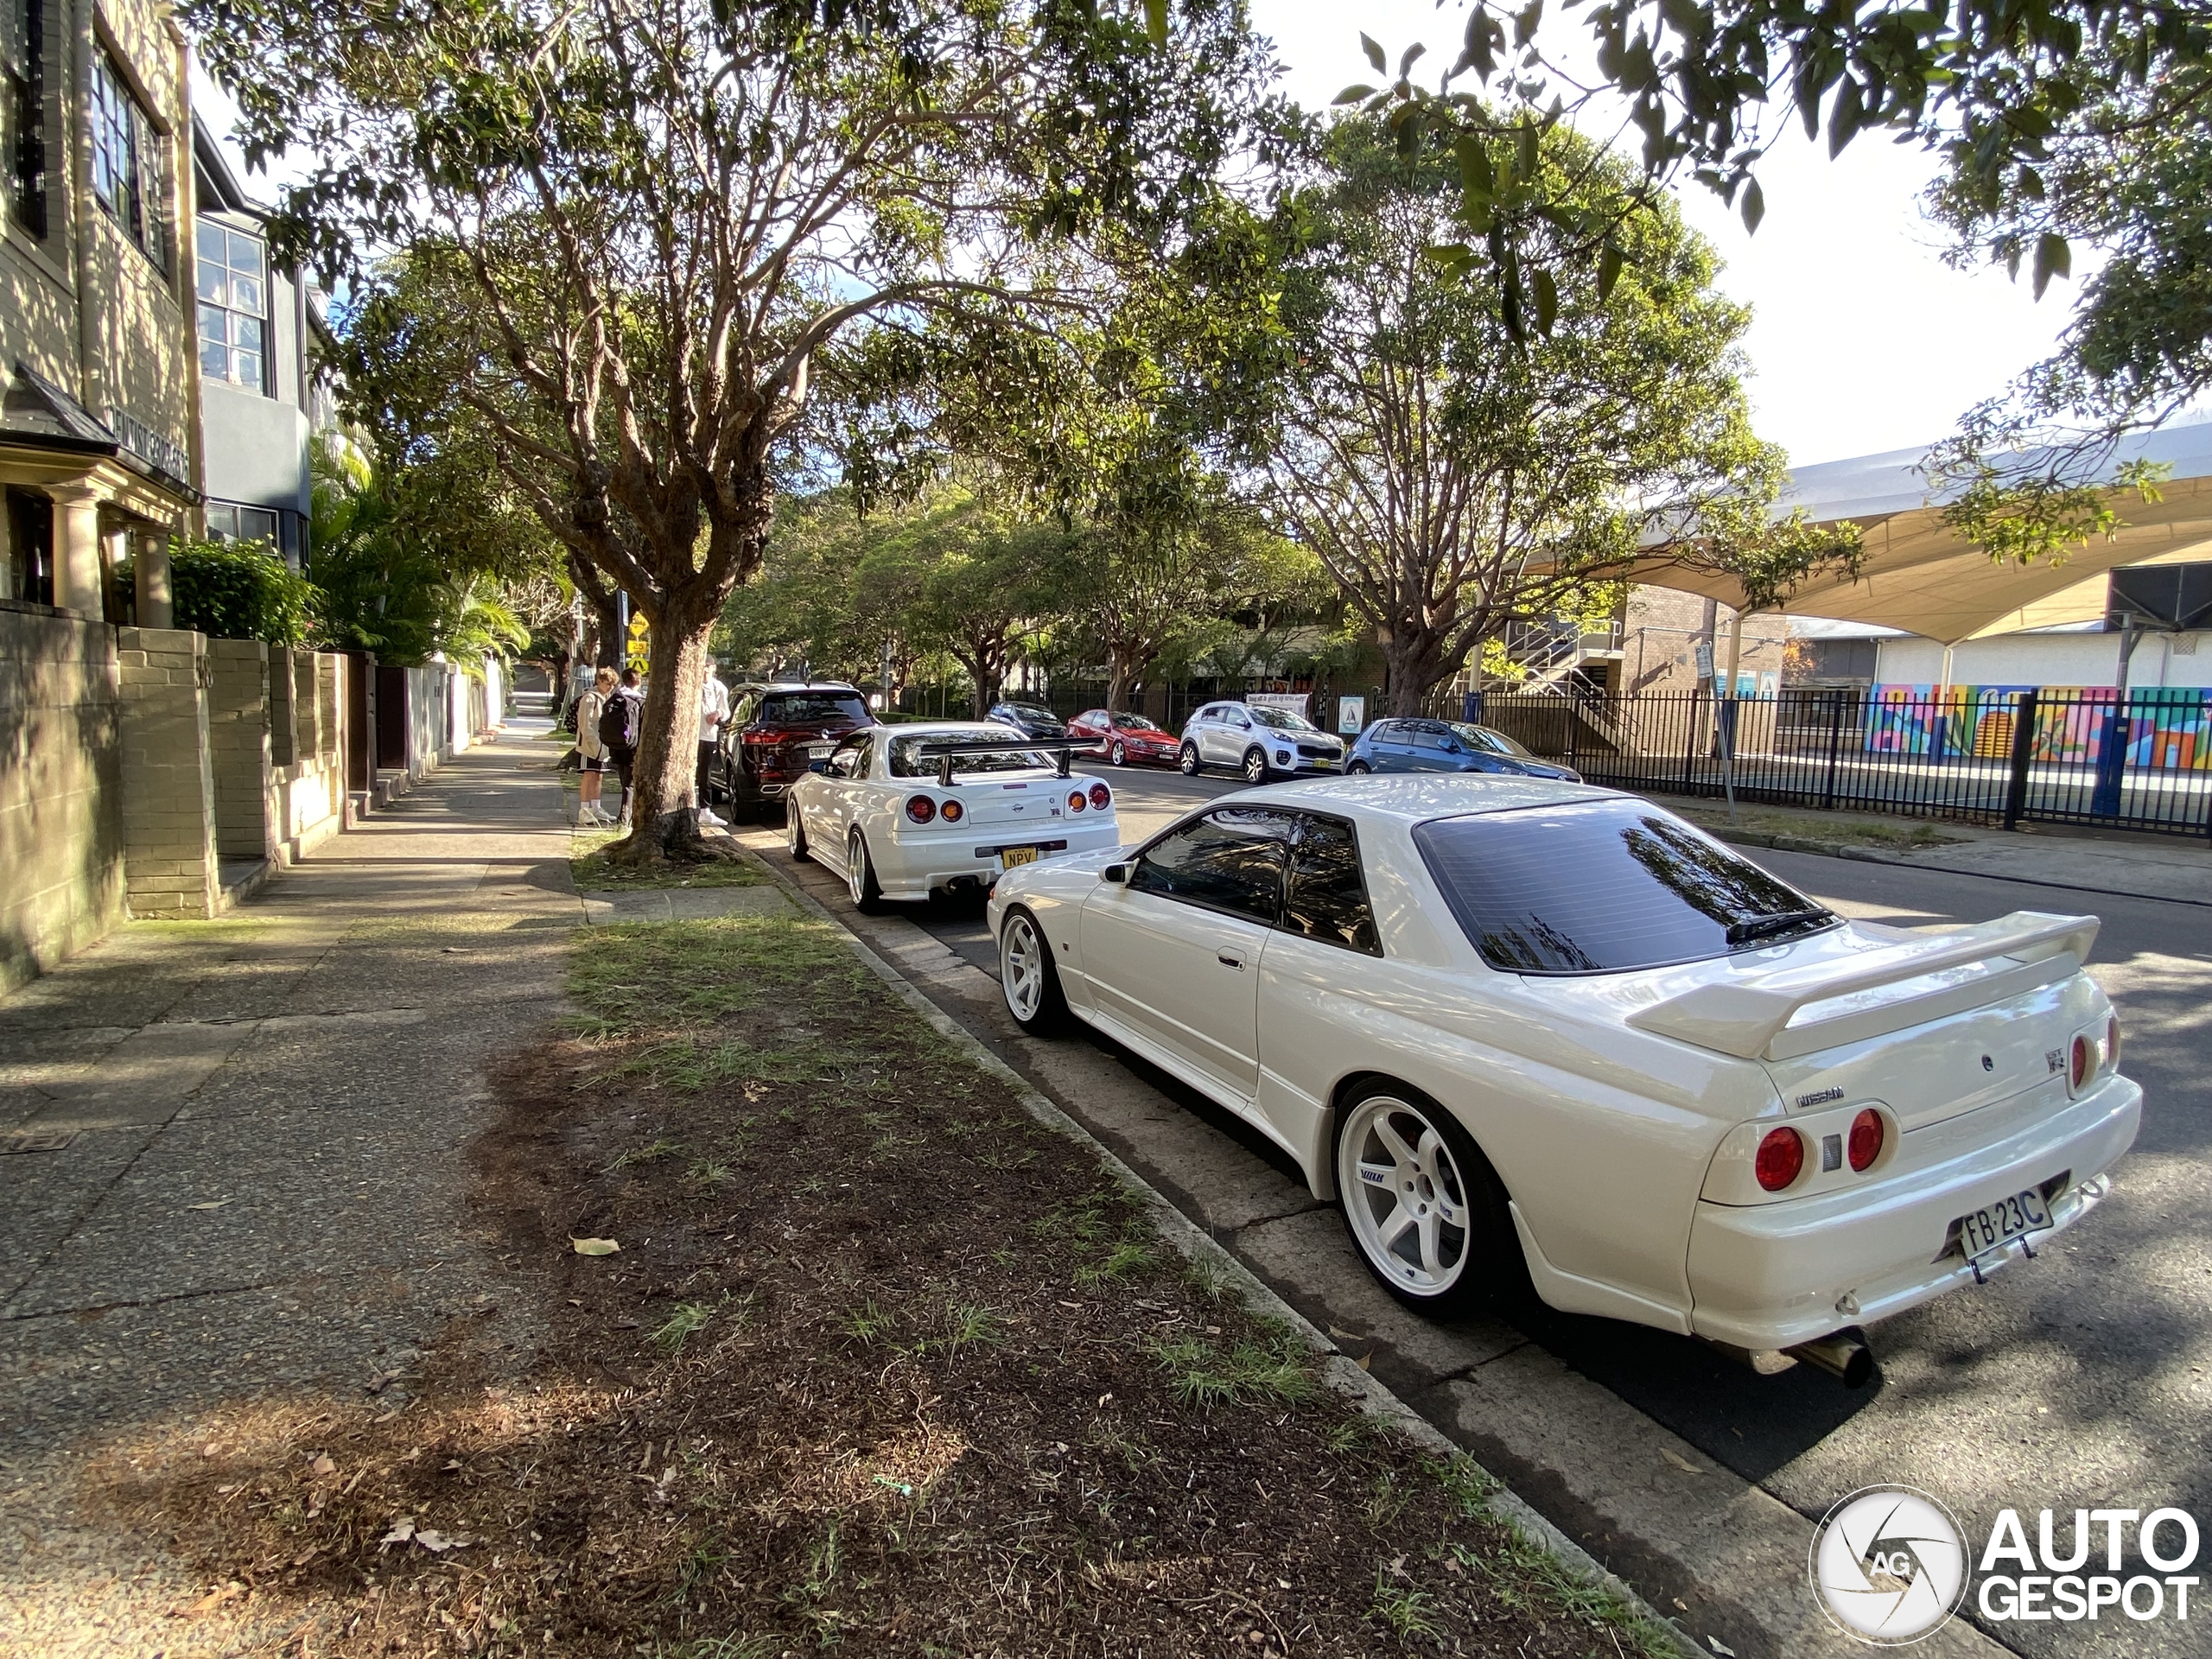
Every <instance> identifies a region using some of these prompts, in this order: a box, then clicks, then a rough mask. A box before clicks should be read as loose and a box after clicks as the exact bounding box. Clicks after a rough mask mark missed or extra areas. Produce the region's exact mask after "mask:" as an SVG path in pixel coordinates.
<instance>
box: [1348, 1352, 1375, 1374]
mask: <svg viewBox="0 0 2212 1659" xmlns="http://www.w3.org/2000/svg"><path fill="white" fill-rule="evenodd" d="M1352 1363H1353V1364H1355V1365H1357V1366H1358V1367H1359V1369H1360V1370H1363V1371H1371V1370H1374V1369H1375V1356H1374V1355H1372V1354H1362V1355H1361V1356H1360V1357H1358V1358H1357V1359H1355V1360H1354V1361H1352Z"/></svg>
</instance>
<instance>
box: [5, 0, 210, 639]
mask: <svg viewBox="0 0 2212 1659" xmlns="http://www.w3.org/2000/svg"><path fill="white" fill-rule="evenodd" d="M0 93H3V94H4V96H0V158H4V162H5V171H6V193H7V202H6V206H5V209H4V213H0V221H3V222H0V377H4V384H5V390H4V391H3V392H0V489H4V491H5V496H6V507H7V511H6V513H5V515H4V525H5V536H6V543H5V559H4V561H3V562H0V599H4V600H7V601H15V602H17V603H21V604H25V605H31V606H45V607H54V608H55V609H58V610H61V611H66V612H68V613H73V614H74V615H76V616H79V617H83V618H88V619H94V620H97V619H99V618H102V617H103V616H105V615H108V614H109V613H113V612H117V611H118V609H119V608H120V607H121V601H120V598H119V596H118V594H116V593H115V591H114V588H113V582H112V575H113V572H114V571H115V569H116V568H117V566H118V564H120V563H121V562H122V561H123V560H124V559H125V558H129V557H132V556H137V559H136V565H137V574H138V578H139V584H140V591H139V594H137V599H138V601H140V602H139V604H138V607H137V609H138V613H139V616H140V619H141V620H150V621H153V622H155V623H156V625H157V626H159V625H165V624H166V623H167V621H168V594H167V590H166V588H167V583H166V569H167V563H166V548H167V537H168V536H169V535H170V534H171V533H179V532H185V531H189V530H191V529H192V528H193V526H194V523H195V514H196V511H197V509H198V507H199V505H200V492H199V487H198V484H199V477H200V456H199V440H198V430H199V408H200V404H199V398H200V386H199V377H198V376H197V375H195V374H194V373H193V372H191V364H192V361H193V354H194V334H193V329H194V321H193V315H192V313H193V307H192V298H191V296H192V294H193V284H194V264H193V251H192V246H191V241H190V238H189V235H188V227H189V226H190V224H191V213H192V202H191V191H192V179H191V172H190V168H189V166H188V155H187V148H186V147H187V144H188V134H189V133H190V130H191V118H190V113H189V110H188V101H187V99H188V94H187V89H186V79H185V41H184V36H183V35H182V34H181V33H180V32H179V30H178V29H177V27H176V25H175V22H173V21H172V20H171V17H170V14H169V9H168V7H167V6H165V5H162V4H158V3H156V0H102V3H99V4H95V3H93V0H0Z"/></svg>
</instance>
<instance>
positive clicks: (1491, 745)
mask: <svg viewBox="0 0 2212 1659" xmlns="http://www.w3.org/2000/svg"><path fill="white" fill-rule="evenodd" d="M1452 730H1453V731H1454V732H1457V733H1458V734H1459V741H1461V742H1462V743H1465V745H1466V746H1467V747H1469V748H1471V749H1478V750H1484V751H1487V752H1488V753H1491V754H1510V755H1512V756H1513V757H1514V758H1515V759H1516V760H1528V759H1529V758H1530V757H1529V751H1528V750H1526V749H1524V748H1522V747H1521V746H1520V745H1519V744H1518V743H1516V742H1515V741H1513V740H1512V739H1511V738H1510V737H1508V736H1507V735H1506V734H1504V733H1503V732H1497V731H1492V730H1491V728H1489V727H1487V726H1463V725H1461V724H1459V721H1453V722H1452Z"/></svg>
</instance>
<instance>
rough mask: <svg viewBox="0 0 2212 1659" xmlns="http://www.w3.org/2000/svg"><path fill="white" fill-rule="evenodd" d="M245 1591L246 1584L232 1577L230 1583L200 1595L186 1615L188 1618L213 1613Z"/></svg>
mask: <svg viewBox="0 0 2212 1659" xmlns="http://www.w3.org/2000/svg"><path fill="white" fill-rule="evenodd" d="M244 1594H245V1586H244V1585H242V1584H240V1583H239V1582H238V1580H236V1579H232V1580H231V1581H230V1582H229V1583H228V1584H226V1585H224V1586H222V1587H221V1588H219V1589H215V1590H210V1591H209V1592H207V1594H206V1595H204V1596H202V1597H200V1599H199V1600H197V1601H195V1602H194V1603H193V1604H192V1607H191V1610H190V1611H188V1613H186V1615H185V1617H186V1618H200V1617H201V1616H202V1615H203V1614H207V1613H212V1612H213V1611H215V1609H217V1608H218V1607H219V1606H221V1605H223V1604H224V1603H225V1602H226V1601H231V1600H234V1599H237V1598H238V1597H239V1596H242V1595H244Z"/></svg>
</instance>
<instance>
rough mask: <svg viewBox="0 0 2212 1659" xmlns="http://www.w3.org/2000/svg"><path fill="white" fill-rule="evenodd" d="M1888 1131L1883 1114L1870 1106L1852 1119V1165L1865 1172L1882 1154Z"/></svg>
mask: <svg viewBox="0 0 2212 1659" xmlns="http://www.w3.org/2000/svg"><path fill="white" fill-rule="evenodd" d="M1887 1133H1888V1131H1887V1130H1885V1128H1883V1127H1882V1115H1881V1114H1880V1113H1879V1112H1878V1111H1876V1110H1875V1109H1873V1108H1872V1107H1871V1106H1869V1107H1868V1108H1867V1109H1866V1110H1865V1111H1863V1112H1861V1113H1859V1116H1856V1117H1854V1118H1853V1119H1852V1120H1851V1145H1850V1154H1851V1166H1852V1168H1853V1169H1855V1170H1857V1171H1858V1172H1859V1173H1860V1174H1862V1175H1863V1174H1865V1173H1866V1172H1867V1171H1868V1170H1870V1169H1872V1167H1873V1166H1874V1160H1876V1159H1877V1158H1878V1157H1880V1156H1881V1155H1882V1140H1883V1137H1884V1136H1885V1135H1886V1134H1887Z"/></svg>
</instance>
